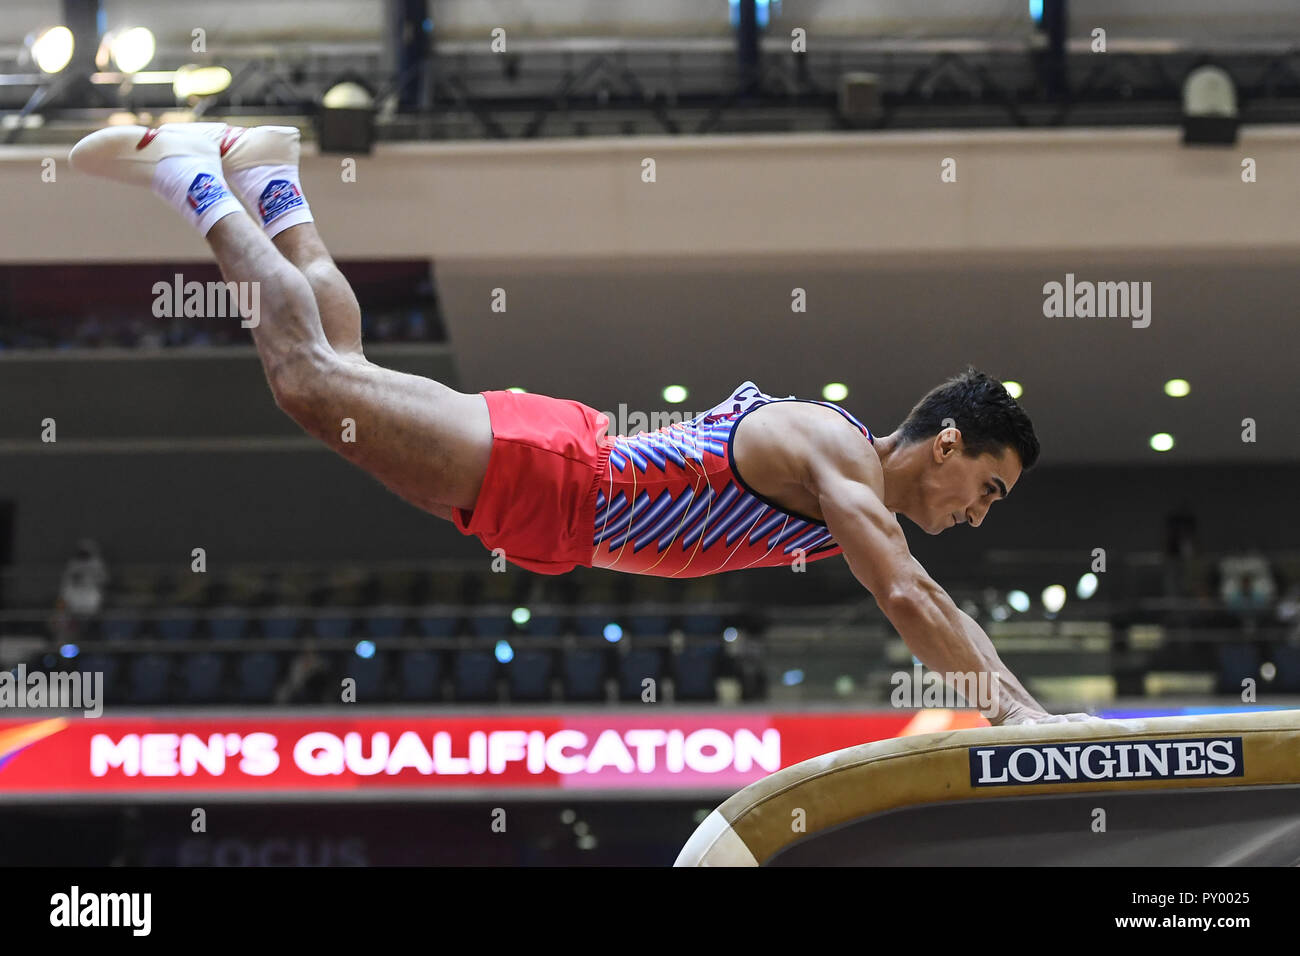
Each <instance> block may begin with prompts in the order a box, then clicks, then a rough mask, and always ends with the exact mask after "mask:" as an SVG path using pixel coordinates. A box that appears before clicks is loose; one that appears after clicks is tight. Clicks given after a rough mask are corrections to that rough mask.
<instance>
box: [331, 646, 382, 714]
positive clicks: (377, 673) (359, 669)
mask: <svg viewBox="0 0 1300 956" xmlns="http://www.w3.org/2000/svg"><path fill="white" fill-rule="evenodd" d="M387 670H388V656H387V655H386V654H383V653H376V654H374V655H373V656H371V657H358V656H357V655H356V654H351V655H349V656H348V658H347V660H346V661H345V662H344V664H343V667H342V671H343V674H342V676H343V677H351V678H352V679H353V680H354V681H356V682H357V703H358V704H374V703H379V702H381V701H383V700H384V699H385V696H384V678H385V677H386V675H387Z"/></svg>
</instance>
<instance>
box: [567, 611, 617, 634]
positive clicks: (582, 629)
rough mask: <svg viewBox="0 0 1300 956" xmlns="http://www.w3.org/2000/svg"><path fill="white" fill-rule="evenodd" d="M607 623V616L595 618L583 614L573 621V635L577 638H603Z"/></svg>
mask: <svg viewBox="0 0 1300 956" xmlns="http://www.w3.org/2000/svg"><path fill="white" fill-rule="evenodd" d="M608 623H609V616H608V615H602V616H600V617H596V616H594V615H590V614H584V615H581V616H579V617H575V618H574V619H573V633H575V634H577V635H578V636H579V637H603V636H604V634H605V625H606V624H608Z"/></svg>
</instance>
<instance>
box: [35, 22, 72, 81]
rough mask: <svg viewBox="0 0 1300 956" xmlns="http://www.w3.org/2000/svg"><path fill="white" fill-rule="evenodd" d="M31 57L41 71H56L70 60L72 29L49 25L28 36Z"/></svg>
mask: <svg viewBox="0 0 1300 956" xmlns="http://www.w3.org/2000/svg"><path fill="white" fill-rule="evenodd" d="M28 46H29V49H30V50H31V51H32V59H33V60H34V61H35V62H36V68H37V69H38V70H40V71H41V72H42V73H58V72H59V71H60V70H62V69H63V68H64V67H66V66H67V65H68V64H69V63H70V62H72V48H73V46H74V43H73V39H72V31H71V30H69V29H68V28H67V27H50V28H49V29H48V30H43V31H42V32H41V33H39V34H38V35H36V36H35V37H34V38H32V37H29V38H28Z"/></svg>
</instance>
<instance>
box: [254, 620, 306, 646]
mask: <svg viewBox="0 0 1300 956" xmlns="http://www.w3.org/2000/svg"><path fill="white" fill-rule="evenodd" d="M301 625H302V618H300V617H297V616H295V615H291V614H290V615H283V614H275V615H271V616H269V617H264V618H262V636H263V637H265V638H268V639H269V640H274V641H287V640H291V639H292V638H293V637H294V636H295V635H297V633H298V628H299V627H300V626H301Z"/></svg>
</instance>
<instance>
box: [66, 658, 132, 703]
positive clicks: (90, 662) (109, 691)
mask: <svg viewBox="0 0 1300 956" xmlns="http://www.w3.org/2000/svg"><path fill="white" fill-rule="evenodd" d="M121 668H122V658H121V657H119V656H118V655H116V654H82V655H81V656H79V657H78V658H77V670H79V671H80V672H81V673H83V674H96V673H98V674H103V675H104V696H105V697H106V698H108V699H109V700H110V701H116V700H118V699H120V697H121V695H120V693H119V692H118V691H119V688H118V686H117V680H118V676H119V675H120V673H121Z"/></svg>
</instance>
